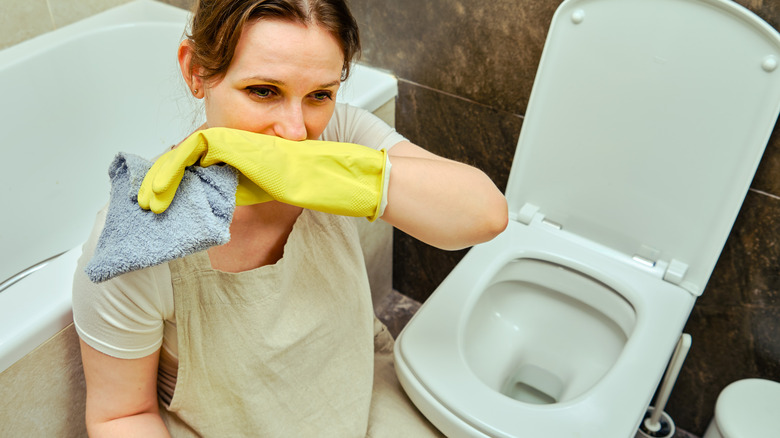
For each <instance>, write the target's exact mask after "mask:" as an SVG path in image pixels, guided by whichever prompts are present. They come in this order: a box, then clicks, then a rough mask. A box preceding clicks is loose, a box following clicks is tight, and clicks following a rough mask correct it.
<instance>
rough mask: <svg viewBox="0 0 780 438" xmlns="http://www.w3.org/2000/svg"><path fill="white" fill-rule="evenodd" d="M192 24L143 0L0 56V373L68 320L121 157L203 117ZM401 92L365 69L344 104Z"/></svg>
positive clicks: (157, 146) (162, 141)
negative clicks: (187, 46) (186, 51)
mask: <svg viewBox="0 0 780 438" xmlns="http://www.w3.org/2000/svg"><path fill="white" fill-rule="evenodd" d="M187 18H188V13H187V12H186V11H184V10H181V9H178V8H175V7H172V6H169V5H166V4H162V3H157V2H153V1H149V0H137V1H134V2H131V3H127V4H125V5H123V6H119V7H117V8H114V9H111V10H108V11H106V12H103V13H100V14H98V15H95V16H92V17H90V18H88V19H85V20H83V21H80V22H77V23H74V24H72V25H69V26H66V27H63V28H61V29H59V30H56V31H54V32H51V33H48V34H44V35H41V36H38V37H36V38H33V39H31V40H28V41H26V42H23V43H21V44H19V45H17V46H14V47H10V48H8V49H5V50H3V51H0V84H1V85H0V88H2V102H3V105H2V107H1V108H0V120H2V126H3V133H2V137H3V139H4V144H3V146H2V150H3V163H2V169H3V171H2V176H0V181H2V189H1V193H2V203H3V214H2V218H1V219H0V220H2V227H0V230H1V231H0V249H1V250H2V254H0V282H2V286H0V288H2V290H1V291H0V373H1V372H3V371H4V370H6V369H7V368H9V367H10V366H11V365H12V364H14V363H15V362H17V361H18V360H19V359H20V358H22V357H24V356H25V355H27V354H28V353H29V352H31V351H32V350H34V349H35V348H36V347H37V346H39V345H40V344H42V343H43V342H44V341H46V340H47V339H49V338H51V337H52V336H53V335H55V334H56V333H58V332H59V331H61V330H62V329H63V328H65V327H67V326H68V325H70V324H71V322H72V313H71V282H72V277H73V271H74V269H75V266H76V260H77V259H78V257H79V255H80V254H81V243H82V242H83V241H84V240H85V239H86V237H87V235H88V234H89V231H90V229H91V227H92V224H93V221H94V217H95V213H96V212H97V210H99V209H100V208H101V207H102V206H103V205H104V204H105V203H106V202H107V201H108V193H109V180H108V174H107V169H108V165H109V163H110V162H111V160H112V158H113V157H114V155H115V153H116V152H118V151H124V152H132V153H135V154H138V155H141V156H145V157H152V156H155V155H157V154H158V153H160V152H161V151H162V150H163V149H164V148H165V147H166V146H168V145H171V144H174V143H176V142H178V141H179V140H181V139H182V138H183V137H184V136H185V135H186V134H187V133H189V132H191V131H192V129H194V128H195V127H196V126H198V125H199V124H200V123H201V122H202V120H203V112H202V109H201V107H200V106H199V105H198V103H199V101H197V100H195V99H194V98H192V97H191V96H190V95H189V93H188V89H187V88H186V87H185V85H184V82H183V81H182V80H181V79H180V73H179V71H178V66H177V63H176V50H177V47H178V43H179V41H180V39H181V37H182V34H183V29H184V25H185V23H186V21H187ZM396 94H397V84H396V79H395V78H394V77H393V76H391V75H389V74H387V73H384V72H381V71H378V70H375V69H372V68H368V67H365V66H361V65H356V66H355V68H354V69H353V73H352V76H351V77H350V79H349V81H348V82H347V83H345V84H344V85H343V86H342V89H341V91H340V92H339V97H338V100H339V101H342V102H349V103H351V104H352V105H356V106H360V107H363V108H365V109H367V110H369V111H376V110H378V109H380V107H386V106H387V103H388V102H390V101H392V100H393V99H394V97H395V95H396ZM364 222H365V221H364ZM377 222H379V221H377ZM364 252H365V249H364ZM372 287H373V285H372Z"/></svg>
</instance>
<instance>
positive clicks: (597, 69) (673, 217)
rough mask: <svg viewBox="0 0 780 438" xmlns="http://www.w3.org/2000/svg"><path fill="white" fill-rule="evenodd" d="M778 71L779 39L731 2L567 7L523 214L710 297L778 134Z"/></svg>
mask: <svg viewBox="0 0 780 438" xmlns="http://www.w3.org/2000/svg"><path fill="white" fill-rule="evenodd" d="M735 16H736V18H735ZM778 63H780V36H779V35H778V33H777V32H776V31H775V30H774V29H772V28H771V27H770V26H769V25H767V24H766V23H765V22H763V21H761V19H759V18H758V17H756V16H755V15H753V14H752V13H751V12H749V11H747V10H746V9H744V8H742V7H741V6H739V5H737V4H735V3H733V2H730V1H720V0H704V1H691V0H619V1H616V0H573V1H572V0H570V1H567V2H565V3H564V4H563V5H562V6H561V7H560V9H559V11H558V12H557V14H556V17H555V19H554V25H553V26H552V28H551V31H550V34H549V35H548V37H547V42H546V45H545V48H544V54H543V56H542V60H541V63H540V66H539V70H538V72H537V75H536V79H535V82H534V87H533V91H532V94H531V100H530V102H529V106H528V111H527V114H526V118H525V121H524V122H523V128H522V131H521V133H520V138H519V141H518V145H517V152H516V155H515V158H514V162H513V165H512V171H511V174H510V177H509V183H508V187H507V198H508V202H509V208H510V212H511V214H512V215H513V217H515V218H519V219H522V218H523V217H524V214H525V213H527V211H528V207H532V206H536V207H538V208H539V212H540V213H542V214H544V215H545V218H546V219H548V220H550V221H553V222H555V223H558V224H560V225H561V226H562V227H563V229H564V230H565V231H569V232H572V233H575V234H577V235H579V236H581V237H585V238H587V239H589V240H591V241H594V242H596V243H597V244H600V245H604V246H607V247H610V248H612V249H614V250H617V251H619V252H620V253H623V254H626V255H628V256H635V255H636V256H638V258H639V259H644V260H647V261H648V262H650V263H652V262H656V266H665V265H668V269H667V270H666V275H665V278H667V279H668V280H669V281H672V282H674V283H677V284H680V285H681V286H682V287H684V288H686V289H688V290H689V291H691V292H692V293H694V294H696V295H699V294H701V292H702V290H703V289H704V286H705V285H706V283H707V280H708V279H709V276H710V274H711V272H712V269H713V267H714V266H715V262H716V261H717V259H718V256H719V254H720V252H721V250H722V248H723V244H724V243H725V241H726V238H727V237H728V234H729V231H730V230H731V227H732V225H733V223H734V220H735V218H736V216H737V213H738V212H739V209H740V206H741V204H742V201H743V199H744V197H745V194H746V193H747V190H748V188H749V186H750V182H751V180H752V178H753V174H754V172H755V170H756V167H757V166H758V163H759V161H760V159H761V156H762V154H763V151H764V147H765V145H766V143H767V141H768V139H769V135H770V133H771V131H772V128H773V126H774V124H775V120H776V118H777V114H778V109H779V108H780V67H778ZM524 206H526V210H524V213H522V214H521V213H519V212H520V211H521V209H523V207H524ZM530 210H531V211H533V210H534V209H533V208H531V209H530Z"/></svg>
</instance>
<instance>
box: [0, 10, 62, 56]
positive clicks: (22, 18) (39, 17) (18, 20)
mask: <svg viewBox="0 0 780 438" xmlns="http://www.w3.org/2000/svg"><path fill="white" fill-rule="evenodd" d="M0 10H2V11H3V12H2V13H1V14H0V49H3V48H5V47H10V46H12V45H14V44H18V43H20V42H22V41H24V40H27V39H30V38H32V37H35V36H37V35H40V34H42V33H46V32H49V31H52V30H54V23H53V22H52V19H51V14H50V13H49V7H48V5H47V4H46V0H25V1H17V0H0Z"/></svg>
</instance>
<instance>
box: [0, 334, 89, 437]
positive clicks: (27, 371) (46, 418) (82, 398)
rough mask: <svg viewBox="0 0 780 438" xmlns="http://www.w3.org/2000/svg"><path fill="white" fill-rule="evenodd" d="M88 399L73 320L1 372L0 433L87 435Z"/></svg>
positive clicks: (10, 434)
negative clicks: (86, 409)
mask: <svg viewBox="0 0 780 438" xmlns="http://www.w3.org/2000/svg"><path fill="white" fill-rule="evenodd" d="M85 404H86V386H85V383H84V371H83V369H82V366H81V354H80V350H79V340H78V335H77V334H76V329H75V328H74V327H73V324H71V325H69V326H68V327H66V328H64V329H63V330H62V331H60V332H59V333H57V334H56V335H54V336H52V337H51V338H50V339H49V340H47V341H46V342H44V343H43V344H41V345H40V346H38V348H36V349H35V350H33V351H32V352H31V353H29V354H28V355H26V356H25V357H23V358H22V359H20V360H19V361H18V362H16V363H15V364H13V365H12V366H11V367H10V368H8V369H7V370H5V371H3V372H2V373H0V425H1V426H0V436H2V437H74V438H75V437H86V436H87V430H86V424H85V422H84V409H85Z"/></svg>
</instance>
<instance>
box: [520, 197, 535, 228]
mask: <svg viewBox="0 0 780 438" xmlns="http://www.w3.org/2000/svg"><path fill="white" fill-rule="evenodd" d="M537 214H539V206H538V205H533V204H530V203H528V202H526V203H525V204H523V206H522V207H520V210H519V211H518V212H517V221H518V222H522V223H524V224H526V225H531V221H533V219H534V217H535V216H536V215H537Z"/></svg>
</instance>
